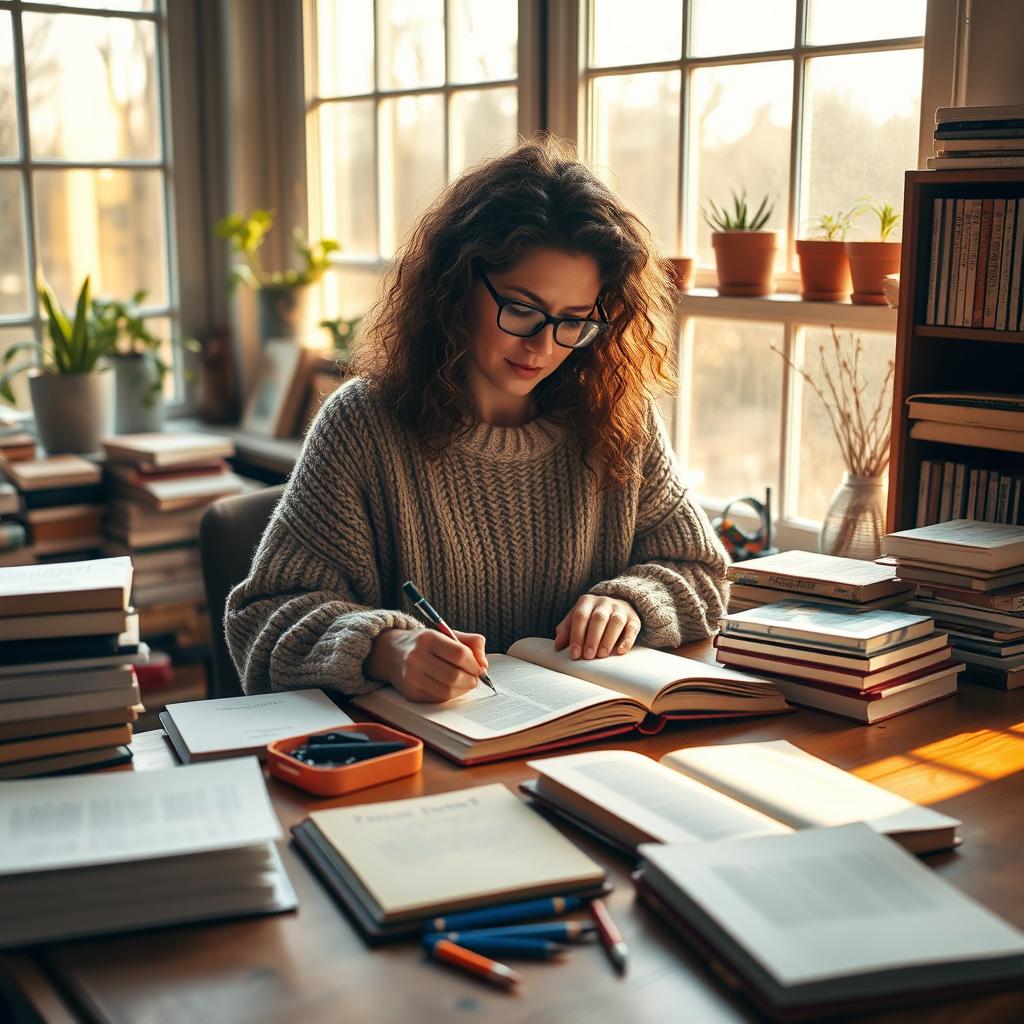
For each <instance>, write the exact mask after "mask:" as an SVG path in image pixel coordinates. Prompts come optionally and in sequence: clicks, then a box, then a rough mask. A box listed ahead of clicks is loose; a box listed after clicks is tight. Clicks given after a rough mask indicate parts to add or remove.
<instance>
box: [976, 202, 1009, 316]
mask: <svg viewBox="0 0 1024 1024" xmlns="http://www.w3.org/2000/svg"><path fill="white" fill-rule="evenodd" d="M1005 219H1006V200H1005V199H996V200H995V201H994V202H993V205H992V237H991V238H990V239H989V245H988V269H987V271H986V273H985V303H984V307H985V308H984V312H983V314H982V321H981V326H982V327H984V328H986V329H989V330H991V329H992V328H993V327H995V325H996V294H997V292H998V291H999V269H1000V267H999V261H1000V258H1001V257H1002V255H1003V221H1004V220H1005Z"/></svg>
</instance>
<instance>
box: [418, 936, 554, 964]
mask: <svg viewBox="0 0 1024 1024" xmlns="http://www.w3.org/2000/svg"><path fill="white" fill-rule="evenodd" d="M439 942H455V943H456V945H458V946H461V947H462V948H463V949H471V950H472V951H473V952H474V953H479V954H480V955H481V956H488V957H491V958H494V957H498V956H500V957H510V958H513V959H519V960H554V959H556V958H557V957H560V956H562V955H564V954H565V953H567V952H568V951H569V947H568V946H565V945H563V944H562V943H561V942H548V941H547V940H545V939H517V938H511V937H509V938H505V937H503V936H501V935H495V936H494V937H493V938H481V939H478V938H471V937H470V936H469V935H468V934H467V933H466V932H463V933H462V935H461V937H460V938H459V939H458V940H457V941H456V940H455V939H451V938H448V936H447V934H446V935H438V936H432V935H428V936H426V937H425V938H424V939H423V945H424V946H425V947H426V948H427V949H431V948H432V947H433V946H436V945H437V944H438V943H439Z"/></svg>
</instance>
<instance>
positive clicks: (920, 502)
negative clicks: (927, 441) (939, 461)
mask: <svg viewBox="0 0 1024 1024" xmlns="http://www.w3.org/2000/svg"><path fill="white" fill-rule="evenodd" d="M931 475H932V461H931V459H922V460H921V470H920V475H919V476H918V478H917V518H916V519H915V521H914V525H915V526H930V525H931V523H929V522H928V483H929V480H930V479H931Z"/></svg>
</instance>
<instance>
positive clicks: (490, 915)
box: [423, 896, 584, 932]
mask: <svg viewBox="0 0 1024 1024" xmlns="http://www.w3.org/2000/svg"><path fill="white" fill-rule="evenodd" d="M583 903H584V901H583V900H581V899H580V898H579V897H578V896H550V897H548V898H546V899H542V900H524V901H523V902H522V903H506V904H504V906H500V907H486V908H485V909H483V910H466V911H464V912H462V913H461V914H449V915H448V916H447V917H434V918H431V919H430V920H429V921H427V922H425V923H424V925H423V931H424V932H450V931H460V930H462V929H466V928H491V927H494V926H495V925H499V924H505V923H506V922H509V921H528V920H529V919H530V918H531V917H553V916H554V915H555V914H564V913H565V912H566V911H568V910H576V909H577V908H579V907H582V906H583Z"/></svg>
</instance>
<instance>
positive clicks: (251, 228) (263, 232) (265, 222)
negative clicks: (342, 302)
mask: <svg viewBox="0 0 1024 1024" xmlns="http://www.w3.org/2000/svg"><path fill="white" fill-rule="evenodd" d="M273 226H274V214H273V213H272V212H271V211H270V210H253V211H252V213H249V214H244V213H231V214H228V216H227V217H223V218H221V219H220V220H219V221H217V224H216V227H215V229H214V230H215V231H216V233H217V237H218V238H225V239H227V240H228V242H230V243H231V247H232V248H233V249H234V250H235V251H236V252H238V253H240V254H241V256H242V262H241V263H236V264H235V265H234V266H233V267H232V268H231V277H230V284H231V287H232V288H235V287H237V286H238V285H239V284H246V285H248V286H249V287H250V288H253V289H255V290H259V289H260V288H298V287H300V286H302V285H304V284H313V283H314V282H316V281H319V280H320V278H322V277H323V276H324V272H325V271H326V270H327V267H328V266H329V263H330V260H329V257H330V254H331V253H332V252H337V251H338V250H339V249H341V246H340V244H339V243H338V242H336V241H335V240H334V239H333V238H322V239H321V240H320V241H319V242H308V241H307V240H306V236H305V235H304V234H303V233H302V231H300V230H299V229H298V228H296V229H295V230H294V231H293V232H292V245H293V248H294V249H295V252H296V254H297V255H298V257H299V259H300V260H301V263H302V265H301V267H300V269H298V270H291V269H289V270H275V271H272V272H267V271H266V270H264V269H263V265H262V263H261V261H260V253H259V250H260V247H261V246H262V245H263V243H264V242H265V241H266V240H267V233H268V232H269V231H270V229H271V228H272V227H273Z"/></svg>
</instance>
